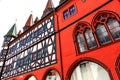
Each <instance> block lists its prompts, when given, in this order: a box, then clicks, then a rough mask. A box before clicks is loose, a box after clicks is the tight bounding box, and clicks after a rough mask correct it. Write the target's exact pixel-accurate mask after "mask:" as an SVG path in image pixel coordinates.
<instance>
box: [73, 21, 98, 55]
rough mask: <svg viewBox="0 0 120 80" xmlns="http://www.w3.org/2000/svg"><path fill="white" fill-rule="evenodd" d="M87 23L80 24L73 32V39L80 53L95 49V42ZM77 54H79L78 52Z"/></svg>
mask: <svg viewBox="0 0 120 80" xmlns="http://www.w3.org/2000/svg"><path fill="white" fill-rule="evenodd" d="M92 32H93V31H92V29H91V28H90V25H89V23H87V22H80V23H79V24H78V25H77V27H76V28H75V30H74V34H75V36H76V37H75V39H76V41H77V42H76V43H77V45H76V46H77V50H78V51H80V52H85V51H88V50H89V49H93V48H95V47H97V43H96V40H95V38H94V35H93V33H92ZM78 53H79V52H78Z"/></svg>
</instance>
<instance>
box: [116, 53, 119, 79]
mask: <svg viewBox="0 0 120 80" xmlns="http://www.w3.org/2000/svg"><path fill="white" fill-rule="evenodd" d="M115 66H116V68H115V69H116V72H117V74H118V77H119V79H120V55H119V56H118V58H117V60H116V64H115Z"/></svg>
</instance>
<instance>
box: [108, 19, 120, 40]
mask: <svg viewBox="0 0 120 80" xmlns="http://www.w3.org/2000/svg"><path fill="white" fill-rule="evenodd" d="M107 25H108V27H109V30H110V32H111V34H112V36H113V38H114V39H115V40H116V39H119V38H120V23H119V22H118V21H117V20H116V19H109V20H108V23H107Z"/></svg>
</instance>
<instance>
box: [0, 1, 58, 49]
mask: <svg viewBox="0 0 120 80" xmlns="http://www.w3.org/2000/svg"><path fill="white" fill-rule="evenodd" d="M47 1H48V0H0V50H1V46H2V43H3V39H4V38H3V36H4V35H5V34H6V33H7V32H8V30H9V29H10V28H11V27H12V26H13V24H14V23H15V22H16V19H17V22H16V25H17V32H18V31H19V30H22V28H23V27H24V25H25V23H26V21H27V19H28V17H29V15H30V14H31V11H32V14H33V20H34V19H35V18H36V17H38V18H39V19H40V18H41V16H42V13H43V10H44V9H45V7H46V4H47ZM52 1H53V3H54V6H55V7H56V6H57V5H58V4H59V0H52Z"/></svg>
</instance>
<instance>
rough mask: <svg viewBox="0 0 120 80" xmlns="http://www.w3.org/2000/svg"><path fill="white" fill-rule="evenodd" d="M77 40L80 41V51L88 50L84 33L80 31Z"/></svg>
mask: <svg viewBox="0 0 120 80" xmlns="http://www.w3.org/2000/svg"><path fill="white" fill-rule="evenodd" d="M77 41H78V45H79V49H80V52H84V51H86V45H85V40H84V37H83V34H81V33H78V35H77Z"/></svg>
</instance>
